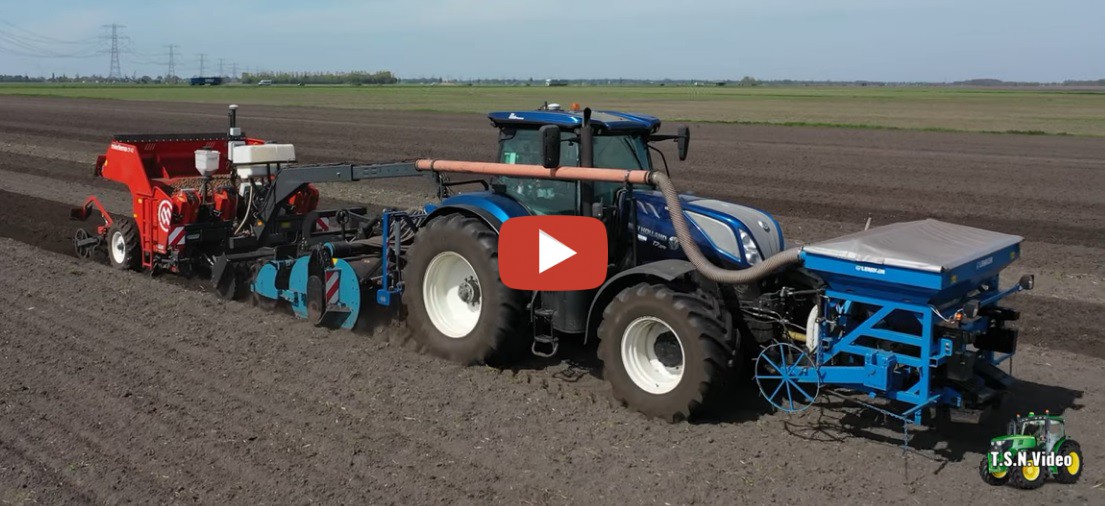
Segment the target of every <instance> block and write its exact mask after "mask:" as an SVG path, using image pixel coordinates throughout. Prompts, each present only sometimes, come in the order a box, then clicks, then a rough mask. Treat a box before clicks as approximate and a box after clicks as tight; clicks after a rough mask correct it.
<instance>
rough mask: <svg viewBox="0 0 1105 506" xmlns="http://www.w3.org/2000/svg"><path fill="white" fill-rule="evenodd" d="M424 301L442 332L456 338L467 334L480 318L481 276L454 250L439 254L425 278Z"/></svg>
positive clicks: (432, 261) (431, 262)
mask: <svg viewBox="0 0 1105 506" xmlns="http://www.w3.org/2000/svg"><path fill="white" fill-rule="evenodd" d="M422 301H423V303H424V304H425V306H426V313H427V315H428V316H429V317H430V322H432V323H433V324H434V327H436V328H437V330H438V332H441V333H442V334H445V335H446V336H449V337H452V338H461V337H464V336H467V335H468V334H469V333H470V332H472V329H474V328H476V323H478V322H479V321H480V308H481V307H482V306H483V291H482V290H481V289H480V278H479V277H478V276H476V270H475V269H473V268H472V264H470V263H468V260H465V259H464V257H462V256H460V255H458V254H457V253H454V252H452V251H445V252H442V253H438V255H437V256H435V257H434V258H433V259H432V260H430V265H429V267H427V268H426V274H425V277H424V278H423V279H422Z"/></svg>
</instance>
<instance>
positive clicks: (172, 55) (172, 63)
mask: <svg viewBox="0 0 1105 506" xmlns="http://www.w3.org/2000/svg"><path fill="white" fill-rule="evenodd" d="M176 48H177V45H176V44H169V71H168V72H167V73H166V74H165V78H166V79H171V78H173V77H176V52H175V50H176Z"/></svg>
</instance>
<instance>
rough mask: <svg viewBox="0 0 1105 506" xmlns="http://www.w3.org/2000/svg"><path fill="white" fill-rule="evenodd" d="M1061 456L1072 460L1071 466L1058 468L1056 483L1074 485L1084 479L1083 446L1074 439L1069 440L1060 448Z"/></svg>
mask: <svg viewBox="0 0 1105 506" xmlns="http://www.w3.org/2000/svg"><path fill="white" fill-rule="evenodd" d="M1059 455H1061V456H1063V457H1069V458H1070V465H1069V466H1058V469H1057V472H1056V473H1055V481H1058V482H1059V483H1068V484H1069V483H1074V482H1076V481H1078V478H1081V477H1082V446H1081V445H1079V444H1078V442H1077V441H1075V440H1073V439H1068V440H1066V441H1064V442H1063V444H1062V445H1060V446H1059Z"/></svg>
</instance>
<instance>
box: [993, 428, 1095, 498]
mask: <svg viewBox="0 0 1105 506" xmlns="http://www.w3.org/2000/svg"><path fill="white" fill-rule="evenodd" d="M978 472H979V474H980V475H981V476H982V481H985V482H986V483H989V484H990V485H994V486H997V485H1004V484H1006V483H1008V482H1010V481H1011V482H1013V485H1014V486H1016V487H1017V488H1022V489H1034V488H1038V487H1040V486H1041V485H1043V484H1044V480H1046V479H1047V477H1048V476H1052V477H1054V478H1055V481H1058V482H1059V483H1074V482H1076V481H1078V478H1079V477H1080V476H1082V448H1081V447H1080V446H1079V445H1078V442H1077V441H1075V440H1073V439H1070V438H1068V437H1067V433H1066V426H1065V424H1064V423H1063V417H1061V416H1053V415H1051V414H1048V412H1046V411H1045V412H1044V414H1043V415H1037V414H1035V413H1029V414H1028V416H1026V417H1021V416H1020V415H1017V416H1016V418H1014V419H1013V421H1011V422H1009V434H1006V435H1004V436H999V437H996V438H994V439H991V440H990V450H989V452H988V453H987V454H986V456H984V457H983V458H982V462H981V463H980V464H979V466H978Z"/></svg>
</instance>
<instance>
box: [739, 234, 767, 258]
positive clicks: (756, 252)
mask: <svg viewBox="0 0 1105 506" xmlns="http://www.w3.org/2000/svg"><path fill="white" fill-rule="evenodd" d="M740 234H741V244H742V245H743V246H744V260H745V261H746V262H748V263H749V265H756V264H758V263H760V260H763V256H761V255H760V248H759V246H756V241H755V240H753V239H752V235H751V234H749V233H748V232H745V231H744V229H741V230H740Z"/></svg>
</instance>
